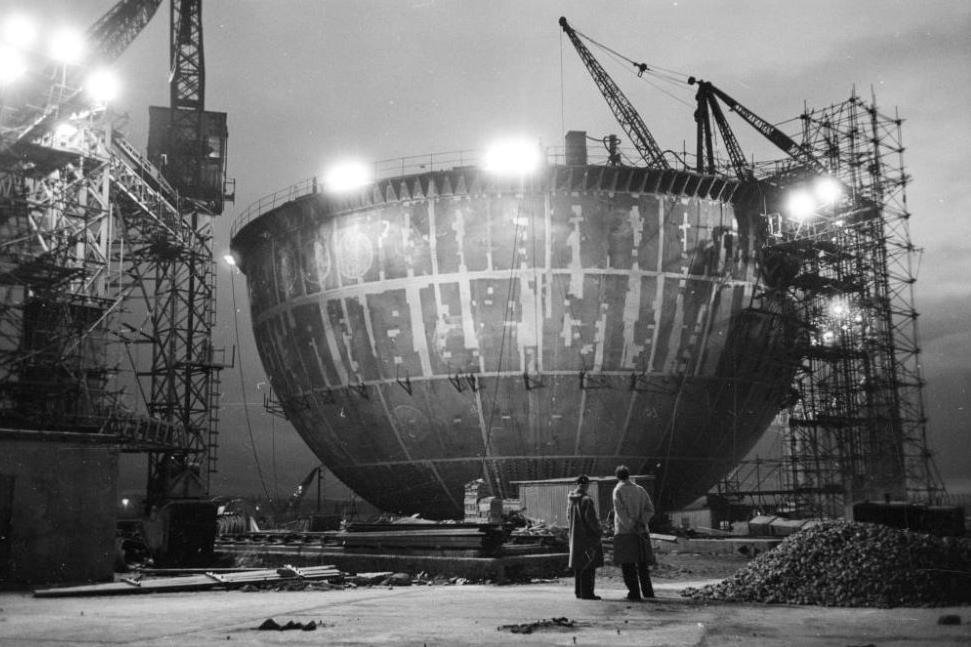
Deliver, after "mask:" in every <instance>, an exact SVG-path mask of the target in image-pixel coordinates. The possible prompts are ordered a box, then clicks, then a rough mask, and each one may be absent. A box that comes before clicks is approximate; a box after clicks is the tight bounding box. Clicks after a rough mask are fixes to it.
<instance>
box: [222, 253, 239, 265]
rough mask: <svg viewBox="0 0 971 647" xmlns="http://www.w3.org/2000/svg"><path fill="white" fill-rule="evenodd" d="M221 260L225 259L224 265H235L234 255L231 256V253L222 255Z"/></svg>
mask: <svg viewBox="0 0 971 647" xmlns="http://www.w3.org/2000/svg"><path fill="white" fill-rule="evenodd" d="M223 260H224V261H226V265H229V266H230V267H236V257H235V256H233V255H232V254H226V255H225V256H223Z"/></svg>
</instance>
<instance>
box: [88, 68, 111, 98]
mask: <svg viewBox="0 0 971 647" xmlns="http://www.w3.org/2000/svg"><path fill="white" fill-rule="evenodd" d="M118 87H119V86H118V77H116V76H115V75H114V74H113V73H112V72H111V71H110V70H106V69H101V70H96V71H95V72H93V73H92V74H91V76H89V77H88V83H87V88H88V92H89V93H90V94H91V96H92V97H93V98H94V100H95V101H97V102H98V103H108V102H109V101H111V100H113V99H114V98H115V97H117V96H118Z"/></svg>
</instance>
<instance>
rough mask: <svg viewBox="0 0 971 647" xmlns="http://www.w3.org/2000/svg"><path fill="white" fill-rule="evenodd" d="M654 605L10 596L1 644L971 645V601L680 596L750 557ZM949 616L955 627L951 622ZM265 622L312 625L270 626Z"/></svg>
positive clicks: (489, 595) (339, 597) (614, 590)
mask: <svg viewBox="0 0 971 647" xmlns="http://www.w3.org/2000/svg"><path fill="white" fill-rule="evenodd" d="M658 560H659V564H658V566H657V568H656V569H654V583H655V590H656V593H657V598H656V599H655V600H651V601H645V602H641V603H634V602H629V601H627V600H626V598H625V594H626V589H625V588H624V585H623V581H622V579H621V577H620V573H619V570H618V569H617V568H616V567H613V566H608V567H605V568H603V569H600V571H599V572H598V578H597V594H598V595H600V596H602V598H603V599H602V600H598V601H593V600H591V601H587V600H578V599H576V598H575V597H574V595H573V579H572V577H569V576H564V577H561V578H558V579H552V578H551V579H542V580H533V581H531V582H529V583H514V584H506V585H496V584H487V583H477V584H433V585H411V586H381V585H376V586H361V587H356V588H339V587H338V588H333V589H330V590H302V591H292V590H280V591H277V590H258V591H243V590H235V591H225V590H210V591H203V592H183V593H151V594H140V595H115V596H110V597H104V596H97V597H71V598H36V597H33V595H32V594H31V593H30V592H2V593H0V645H4V646H6V647H20V646H26V645H58V646H63V645H193V646H204V645H217V644H218V645H227V644H231V645H277V644H278V645H302V644H306V645H375V644H378V645H670V646H680V645H685V646H701V645H704V646H705V647H714V646H726V647H727V646H738V645H746V646H769V645H772V646H775V645H797V646H798V645H804V646H807V647H808V646H812V647H817V646H823V645H826V646H829V645H833V646H839V647H849V646H861V647H862V646H864V645H881V646H884V645H893V646H900V647H903V646H905V645H906V646H911V645H935V646H946V645H954V646H957V645H962V646H963V645H968V644H971V607H956V608H955V607H948V608H939V607H938V608H894V609H873V608H863V609H861V608H833V607H816V606H788V605H762V604H739V603H731V604H728V603H711V602H709V603H704V602H699V601H695V600H691V599H687V598H684V597H681V595H680V591H681V590H682V589H684V588H685V587H688V586H700V585H702V584H705V583H710V582H715V581H718V580H720V579H723V578H724V577H726V576H728V575H730V574H731V573H733V572H734V571H735V570H736V569H738V568H740V567H742V566H744V565H745V563H746V558H744V557H741V556H738V555H734V556H732V555H706V554H698V553H664V554H661V555H659V556H658ZM945 616H951V618H950V621H951V622H954V616H957V617H958V618H959V623H958V624H941V623H940V620H941V619H942V618H943V617H945ZM268 619H273V621H274V622H275V623H276V624H277V625H280V626H285V625H286V624H287V623H294V624H295V625H296V624H299V625H302V626H304V627H306V626H307V625H309V624H310V623H313V626H314V628H313V630H302V629H292V630H260V629H259V627H260V626H261V625H262V624H263V623H264V622H266V621H267V620H268Z"/></svg>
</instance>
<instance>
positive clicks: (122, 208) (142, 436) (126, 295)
mask: <svg viewBox="0 0 971 647" xmlns="http://www.w3.org/2000/svg"><path fill="white" fill-rule="evenodd" d="M158 4H159V3H158V2H157V1H154V2H153V1H146V0H142V1H141V2H137V1H136V2H131V1H123V2H120V3H119V5H118V6H116V7H115V8H114V9H113V10H112V12H117V11H121V14H120V15H122V17H123V18H124V20H122V21H121V23H119V24H115V23H113V22H112V21H111V20H109V19H108V18H109V15H110V14H112V12H109V15H106V17H105V18H103V19H102V21H99V23H98V24H96V25H95V28H93V29H92V30H91V32H90V33H92V34H95V35H96V36H97V34H100V33H102V32H103V33H104V36H103V38H101V39H100V40H103V41H104V44H105V47H106V48H107V49H105V51H106V52H108V53H109V55H110V56H117V55H118V54H120V50H123V49H124V47H123V46H120V49H119V47H118V46H115V45H118V43H123V44H124V45H127V43H128V42H130V40H131V39H132V38H134V35H135V34H137V32H138V30H139V29H140V28H141V27H143V26H144V24H145V23H146V22H147V21H148V19H150V17H151V14H152V13H153V12H154V9H155V7H157V5H158ZM174 4H175V3H173V5H174ZM183 4H184V3H183ZM195 4H196V7H197V8H198V3H195ZM180 6H181V5H180ZM119 7H120V8H121V9H119ZM176 15H177V14H176V12H175V9H174V8H173V20H176ZM196 17H197V18H198V13H197V14H196ZM180 20H181V18H180ZM195 24H196V26H197V29H201V28H200V27H198V24H199V23H198V22H197V23H195ZM99 30H100V31H99ZM119 30H120V33H121V36H118V34H119ZM191 34H195V35H197V36H199V37H201V32H198V31H192V32H191ZM116 37H118V38H119V41H118V43H112V42H111V40H112V39H113V38H116ZM190 37H191V36H190ZM198 51H199V52H201V43H199V45H198ZM201 64H202V59H201V53H200V54H199V55H198V56H196V57H194V58H192V65H195V66H197V68H198V69H201ZM80 76H81V75H80V74H79V70H78V69H77V68H67V67H65V66H53V65H48V66H47V67H45V68H44V69H43V70H40V69H37V70H32V71H31V73H30V76H29V77H28V78H27V79H26V80H25V81H24V82H23V83H22V84H21V86H22V88H5V89H4V94H3V95H2V96H0V99H2V102H0V136H2V145H0V241H2V242H0V426H3V427H16V428H21V429H28V430H30V429H37V430H50V429H59V430H69V431H75V432H85V433H97V434H108V435H112V436H114V437H117V438H118V440H119V441H121V442H122V443H123V444H122V448H123V450H124V451H141V452H144V451H147V452H149V453H150V456H151V459H150V471H151V473H150V475H149V476H150V486H149V487H150V496H157V497H172V496H176V497H177V496H179V492H181V493H182V495H183V496H197V495H198V494H199V493H200V491H202V492H204V491H206V490H208V480H209V475H210V474H211V473H212V472H213V471H214V470H215V466H216V451H215V450H216V446H217V442H216V441H217V429H218V395H219V390H218V385H219V380H218V376H219V370H220V368H221V367H222V364H223V362H222V361H221V360H222V358H221V355H220V351H217V350H215V349H214V348H213V346H212V331H213V327H214V319H215V272H214V264H213V256H212V218H211V216H213V215H215V213H213V212H212V211H211V210H210V209H208V208H207V207H208V205H207V204H206V203H202V202H198V201H194V200H192V199H187V198H185V197H184V196H183V195H181V192H180V191H179V190H177V188H173V184H172V183H170V182H169V181H168V180H167V179H166V178H165V177H164V176H163V173H162V171H160V170H159V168H158V167H157V166H156V165H154V164H152V163H150V162H149V161H148V160H147V159H145V158H144V157H143V156H142V155H141V154H139V153H138V152H137V151H136V150H135V148H134V147H132V146H131V145H130V144H128V143H127V141H125V140H124V139H123V138H122V137H121V136H120V135H119V133H118V128H119V127H120V124H118V123H115V122H114V121H113V118H112V116H111V115H110V113H109V112H108V111H107V110H106V109H105V108H104V107H103V106H96V105H92V104H90V102H88V101H87V100H86V99H85V98H84V96H83V94H82V93H81V92H80V91H79V89H78V87H77V86H76V85H74V83H75V82H76V81H77V80H78V79H79V78H80ZM190 85H191V86H192V87H193V88H194V89H195V91H199V90H201V81H200V82H193V83H191V84H190ZM199 101H200V105H201V97H200V99H199ZM192 112H196V111H195V110H194V109H193V110H192ZM198 122H199V120H198V119H196V123H198ZM196 139H198V138H196ZM220 205H221V201H220ZM144 348H149V349H150V357H146V356H145V354H144V353H143V352H142V351H143V349H144ZM186 474H188V475H189V477H190V478H188V479H187V478H186ZM175 481H178V483H176V484H175V485H176V487H178V488H181V489H180V490H179V491H177V492H173V490H172V489H171V488H172V487H173V484H174V483H175ZM188 481H194V482H195V485H193V486H189V485H187V483H188Z"/></svg>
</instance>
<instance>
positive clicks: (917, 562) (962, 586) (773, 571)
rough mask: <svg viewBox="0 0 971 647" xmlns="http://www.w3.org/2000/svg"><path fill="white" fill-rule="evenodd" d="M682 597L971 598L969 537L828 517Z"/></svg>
mask: <svg viewBox="0 0 971 647" xmlns="http://www.w3.org/2000/svg"><path fill="white" fill-rule="evenodd" d="M681 595H683V596H685V597H690V598H695V599H702V600H728V601H744V602H765V603H777V604H813V605H821V606H839V607H896V606H948V605H959V604H968V603H971V541H969V540H968V539H966V538H940V537H935V536H932V535H925V534H920V533H915V532H910V531H907V530H898V529H895V528H889V527H887V526H883V525H879V524H871V523H859V522H852V521H825V522H822V523H819V524H817V525H813V526H810V527H807V528H804V529H802V530H800V531H799V532H797V533H795V534H793V535H790V536H789V537H787V538H786V539H785V540H784V541H783V542H782V543H781V544H779V545H778V546H776V547H775V548H773V549H772V550H770V551H768V552H766V553H763V554H762V555H760V556H759V557H757V558H756V559H754V560H752V561H751V562H749V564H748V565H747V566H746V567H745V568H743V569H741V570H739V571H737V572H736V573H735V574H734V575H732V576H731V577H729V578H728V579H727V580H724V581H722V582H719V583H718V584H712V585H708V586H704V587H701V588H688V589H685V590H684V591H682V593H681Z"/></svg>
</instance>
